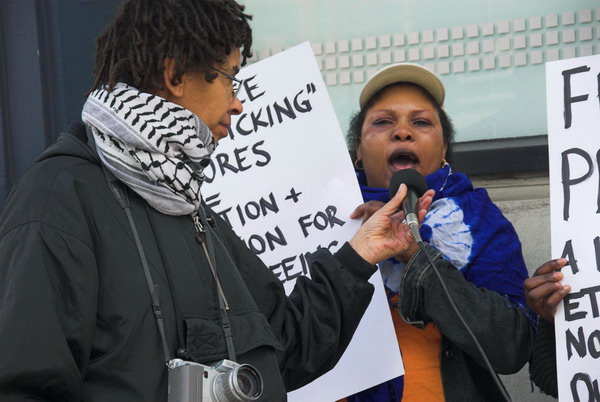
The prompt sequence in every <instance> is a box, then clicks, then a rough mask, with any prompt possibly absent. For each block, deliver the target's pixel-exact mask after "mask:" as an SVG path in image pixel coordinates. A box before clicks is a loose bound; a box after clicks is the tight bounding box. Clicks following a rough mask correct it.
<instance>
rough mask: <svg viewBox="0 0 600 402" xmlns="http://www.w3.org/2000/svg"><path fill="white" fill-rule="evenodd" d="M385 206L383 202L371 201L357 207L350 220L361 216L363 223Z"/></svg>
mask: <svg viewBox="0 0 600 402" xmlns="http://www.w3.org/2000/svg"><path fill="white" fill-rule="evenodd" d="M384 205H385V203H384V202H381V201H376V200H371V201H367V202H365V203H364V204H361V205H359V206H358V207H357V208H356V209H355V210H354V211H353V212H352V213H351V214H350V219H358V218H360V217H361V216H362V220H363V223H365V222H366V221H368V220H369V218H370V217H371V216H372V215H373V214H374V213H375V212H377V211H379V210H380V209H381V207H383V206H384Z"/></svg>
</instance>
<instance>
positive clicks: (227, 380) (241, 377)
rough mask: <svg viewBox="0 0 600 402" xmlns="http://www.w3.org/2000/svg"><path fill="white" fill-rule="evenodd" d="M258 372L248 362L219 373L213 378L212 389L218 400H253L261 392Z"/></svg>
mask: <svg viewBox="0 0 600 402" xmlns="http://www.w3.org/2000/svg"><path fill="white" fill-rule="evenodd" d="M262 390H263V384H262V377H261V376H260V374H259V372H258V371H257V370H256V369H255V368H254V367H252V366H250V365H249V364H242V365H240V366H239V367H236V368H235V369H233V370H231V371H227V372H224V373H220V374H219V375H218V376H217V377H216V378H215V380H214V384H213V391H214V393H215V396H216V399H217V400H218V401H255V400H257V399H258V397H259V396H260V395H261V394H262Z"/></svg>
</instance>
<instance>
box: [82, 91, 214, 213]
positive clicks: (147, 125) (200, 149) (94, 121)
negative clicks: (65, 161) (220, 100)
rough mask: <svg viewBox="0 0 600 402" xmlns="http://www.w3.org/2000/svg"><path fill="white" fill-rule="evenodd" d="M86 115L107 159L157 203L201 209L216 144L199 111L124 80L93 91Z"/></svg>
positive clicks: (177, 209) (166, 209)
mask: <svg viewBox="0 0 600 402" xmlns="http://www.w3.org/2000/svg"><path fill="white" fill-rule="evenodd" d="M81 116H82V118H83V121H84V123H86V124H87V125H89V126H90V127H91V129H92V132H93V134H94V139H95V141H96V148H97V150H98V154H99V155H100V159H101V160H102V163H104V165H105V166H106V167H107V168H108V169H109V170H110V171H111V172H112V173H113V174H114V175H115V176H116V177H117V178H118V179H120V180H121V181H123V182H124V183H125V184H126V185H127V186H129V187H130V188H131V189H132V190H134V191H135V192H136V193H138V194H139V195H140V196H141V197H143V198H144V199H145V200H146V201H148V203H149V204H150V205H151V206H152V207H154V208H155V209H157V210H158V211H160V212H162V213H165V214H169V215H187V214H190V213H193V212H195V211H197V210H198V208H199V206H200V199H201V195H200V186H201V185H202V182H203V181H204V173H203V169H204V168H205V167H206V166H207V165H208V163H209V160H210V155H211V154H212V152H213V151H214V149H215V142H214V138H213V135H212V133H211V132H210V130H209V129H208V127H207V126H206V124H204V122H202V120H200V118H199V117H198V116H196V115H195V114H194V113H192V112H190V111H189V110H187V109H185V108H183V107H181V106H179V105H177V104H175V103H172V102H169V101H167V100H165V99H163V98H161V97H159V96H157V95H152V94H149V93H145V92H141V91H139V90H137V89H136V88H133V87H131V86H128V85H127V84H123V83H119V84H117V85H116V86H115V88H114V89H113V90H112V91H110V92H109V91H108V90H106V89H98V90H96V91H94V92H92V93H91V94H90V95H89V97H88V99H87V101H86V102H85V104H84V106H83V112H82V114H81Z"/></svg>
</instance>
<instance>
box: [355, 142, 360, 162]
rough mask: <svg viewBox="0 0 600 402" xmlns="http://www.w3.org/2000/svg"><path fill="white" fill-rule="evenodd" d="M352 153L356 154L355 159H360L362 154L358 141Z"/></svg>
mask: <svg viewBox="0 0 600 402" xmlns="http://www.w3.org/2000/svg"><path fill="white" fill-rule="evenodd" d="M354 153H355V154H356V160H357V161H359V160H361V159H362V156H361V154H360V142H359V143H358V144H356V148H355V149H354Z"/></svg>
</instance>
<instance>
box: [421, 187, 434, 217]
mask: <svg viewBox="0 0 600 402" xmlns="http://www.w3.org/2000/svg"><path fill="white" fill-rule="evenodd" d="M434 195H435V191H433V190H427V191H426V192H425V194H423V196H422V197H421V198H419V211H418V214H417V215H418V217H419V223H421V222H423V219H425V215H426V214H427V211H429V207H431V203H432V202H433V196H434Z"/></svg>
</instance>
